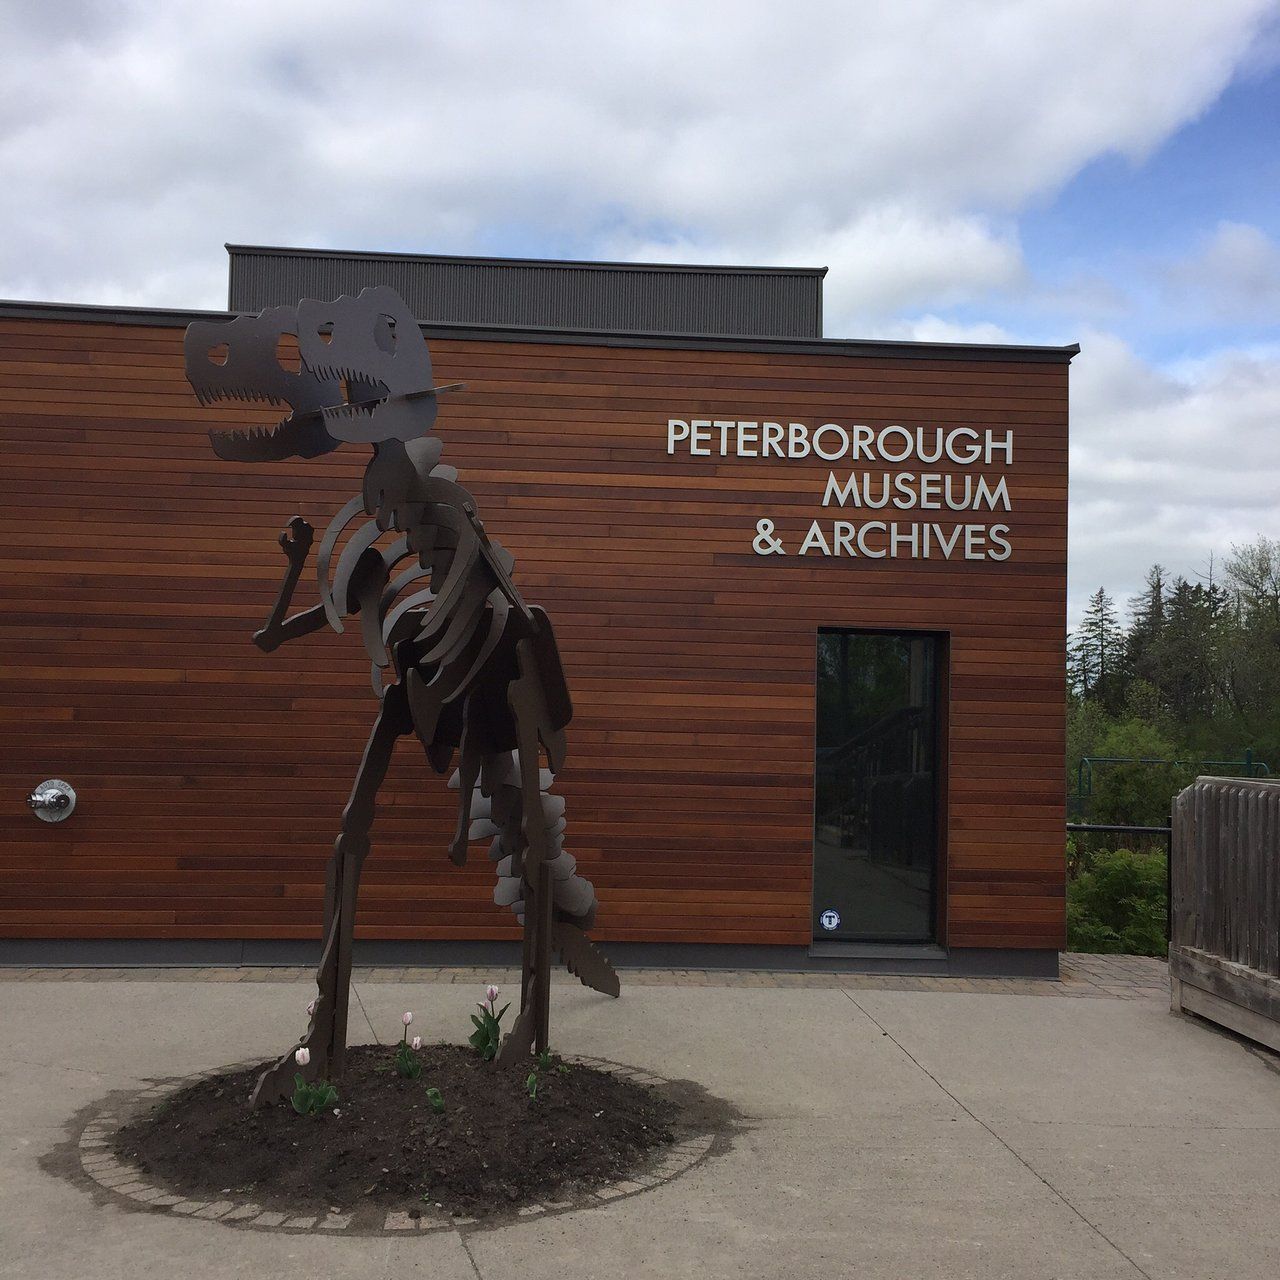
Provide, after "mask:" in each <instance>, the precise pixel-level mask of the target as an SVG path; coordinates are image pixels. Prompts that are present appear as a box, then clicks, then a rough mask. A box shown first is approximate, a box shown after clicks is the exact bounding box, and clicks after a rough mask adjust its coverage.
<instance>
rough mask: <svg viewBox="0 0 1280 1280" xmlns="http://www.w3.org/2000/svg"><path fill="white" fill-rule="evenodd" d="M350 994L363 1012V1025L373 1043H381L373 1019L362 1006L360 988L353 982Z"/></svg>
mask: <svg viewBox="0 0 1280 1280" xmlns="http://www.w3.org/2000/svg"><path fill="white" fill-rule="evenodd" d="M351 994H352V995H353V996H355V998H356V1004H358V1005H359V1006H360V1012H361V1013H362V1014H364V1023H365V1026H367V1027H368V1028H369V1034H370V1035H371V1036H373V1043H374V1044H376V1045H381V1044H382V1041H381V1039H380V1038H379V1036H378V1032H377V1029H376V1028H375V1027H374V1025H373V1019H372V1018H371V1017H369V1010H368V1009H366V1008H365V1007H364V1001H363V1000H362V999H361V998H360V988H359V987H358V986H356V984H355V983H354V982H353V983H352V984H351Z"/></svg>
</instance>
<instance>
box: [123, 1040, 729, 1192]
mask: <svg viewBox="0 0 1280 1280" xmlns="http://www.w3.org/2000/svg"><path fill="white" fill-rule="evenodd" d="M418 1057H419V1058H420V1060H421V1062H422V1066H423V1070H422V1075H421V1076H420V1077H419V1078H418V1079H416V1080H411V1079H405V1078H404V1077H402V1076H400V1075H398V1074H397V1073H396V1071H395V1068H394V1066H393V1062H392V1058H393V1050H392V1049H391V1048H387V1047H384V1046H375V1045H361V1046H359V1047H354V1048H352V1049H351V1050H350V1051H349V1053H348V1057H347V1071H346V1075H345V1076H344V1077H343V1079H342V1080H341V1081H340V1082H338V1095H339V1096H338V1100H337V1102H336V1103H334V1104H333V1107H332V1108H330V1109H329V1110H327V1111H324V1112H321V1113H319V1114H316V1115H309V1116H300V1115H298V1114H296V1113H295V1112H294V1110H293V1108H292V1107H291V1106H290V1105H289V1103H288V1102H282V1103H277V1104H274V1105H270V1106H264V1107H260V1108H259V1109H258V1110H257V1111H255V1112H250V1110H249V1108H248V1102H247V1099H248V1097H249V1095H250V1093H251V1092H252V1089H253V1084H254V1080H255V1078H256V1076H257V1074H258V1071H259V1070H260V1068H256V1067H255V1068H252V1069H250V1070H241V1071H233V1072H228V1073H226V1074H225V1075H221V1076H216V1077H206V1078H205V1079H203V1080H201V1081H199V1082H198V1083H196V1084H193V1085H191V1086H189V1087H188V1088H185V1089H183V1090H181V1091H180V1092H178V1093H176V1094H173V1095H170V1096H169V1097H167V1098H165V1099H164V1100H163V1101H162V1102H161V1103H159V1104H158V1105H157V1106H156V1108H155V1109H154V1110H153V1111H151V1112H149V1113H147V1114H145V1115H142V1116H139V1117H136V1118H134V1119H133V1120H131V1121H130V1122H128V1123H127V1124H125V1125H123V1126H122V1127H121V1128H120V1129H119V1131H118V1132H117V1133H116V1136H115V1138H114V1141H113V1146H114V1148H115V1152H116V1154H117V1155H118V1156H120V1157H121V1158H122V1159H125V1160H128V1161H130V1162H132V1163H133V1164H136V1165H138V1166H139V1167H141V1168H142V1169H144V1170H145V1171H146V1172H147V1174H148V1175H149V1176H150V1177H151V1178H152V1180H153V1181H155V1182H156V1183H158V1184H162V1185H163V1186H165V1187H167V1188H170V1189H171V1190H172V1191H174V1192H176V1193H179V1194H183V1195H187V1196H190V1197H191V1198H193V1199H205V1200H216V1199H219V1198H222V1199H225V1198H227V1197H234V1198H244V1199H248V1200H252V1201H253V1202H254V1203H256V1204H260V1205H262V1206H263V1207H264V1208H268V1209H288V1210H292V1211H294V1212H312V1211H317V1212H323V1211H325V1210H327V1209H329V1208H334V1209H338V1210H340V1211H343V1212H349V1211H352V1210H357V1211H358V1210H359V1209H360V1208H362V1207H363V1206H380V1207H384V1208H385V1207H392V1206H395V1207H399V1208H402V1209H409V1210H410V1211H412V1209H413V1208H414V1206H417V1207H419V1208H421V1207H423V1206H424V1205H428V1204H429V1205H440V1206H441V1207H442V1208H443V1209H444V1210H446V1211H448V1212H452V1213H455V1214H465V1215H468V1216H476V1217H481V1216H488V1215H490V1214H493V1213H503V1212H509V1211H512V1210H514V1209H517V1208H519V1207H520V1206H521V1205H523V1204H532V1203H537V1202H544V1201H546V1200H550V1199H567V1198H571V1197H572V1196H573V1195H574V1194H575V1193H578V1192H581V1191H585V1190H588V1189H589V1188H591V1187H593V1186H599V1185H600V1184H602V1183H607V1182H613V1181H617V1180H618V1179H621V1178H624V1177H626V1176H627V1175H628V1174H630V1173H634V1172H635V1171H637V1170H638V1169H639V1168H641V1167H643V1165H644V1164H645V1163H646V1162H647V1159H648V1157H649V1155H650V1153H651V1152H652V1151H653V1150H654V1148H658V1147H663V1146H665V1145H666V1144H668V1143H670V1142H672V1141H673V1140H675V1139H676V1138H677V1137H678V1136H680V1134H681V1132H682V1131H683V1129H684V1128H685V1125H686V1119H685V1117H684V1116H683V1114H682V1106H681V1104H680V1102H679V1101H677V1099H676V1097H675V1096H672V1095H670V1094H668V1093H667V1092H664V1091H663V1090H660V1089H657V1088H653V1087H650V1086H647V1085H642V1084H638V1083H636V1082H635V1081H633V1080H628V1079H625V1078H623V1077H621V1076H615V1075H611V1074H610V1073H609V1072H607V1071H603V1070H598V1069H596V1068H592V1067H587V1066H580V1065H577V1064H573V1063H569V1064H565V1063H561V1062H560V1060H559V1059H558V1058H554V1057H553V1059H552V1066H551V1067H550V1069H547V1070H542V1071H539V1073H538V1077H539V1079H538V1096H537V1098H536V1100H535V1099H531V1098H530V1097H529V1093H528V1089H527V1087H526V1080H527V1077H528V1075H529V1071H530V1069H531V1068H532V1065H533V1064H532V1063H530V1064H529V1065H528V1066H523V1067H520V1068H510V1069H507V1070H503V1069H500V1068H499V1067H497V1066H496V1065H495V1064H494V1063H492V1062H483V1061H482V1060H481V1059H480V1057H479V1055H478V1054H476V1053H475V1052H474V1051H473V1050H471V1049H469V1048H465V1047H463V1046H460V1045H449V1044H437V1045H428V1046H425V1047H424V1048H423V1049H422V1051H421V1053H420V1054H419V1055H418ZM264 1065H266V1064H264ZM562 1068H563V1069H562ZM429 1087H435V1088H437V1089H439V1090H440V1092H441V1094H442V1095H443V1098H444V1108H445V1109H444V1112H443V1114H436V1113H435V1112H434V1111H433V1110H432V1107H431V1104H430V1102H429V1101H428V1098H427V1089H428V1088H429ZM698 1127H705V1126H698Z"/></svg>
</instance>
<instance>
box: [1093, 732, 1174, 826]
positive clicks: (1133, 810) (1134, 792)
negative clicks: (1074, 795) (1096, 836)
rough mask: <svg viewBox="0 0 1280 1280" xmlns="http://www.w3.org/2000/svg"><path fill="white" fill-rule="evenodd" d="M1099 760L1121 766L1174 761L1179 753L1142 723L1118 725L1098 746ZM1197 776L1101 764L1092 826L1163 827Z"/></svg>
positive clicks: (1165, 767) (1162, 767) (1165, 768)
mask: <svg viewBox="0 0 1280 1280" xmlns="http://www.w3.org/2000/svg"><path fill="white" fill-rule="evenodd" d="M1097 754H1098V755H1099V756H1104V757H1106V756H1110V757H1113V758H1119V759H1121V760H1132V761H1143V760H1148V761H1151V760H1155V761H1161V760H1172V759H1173V758H1174V757H1175V756H1176V755H1177V748H1176V747H1175V746H1174V744H1173V743H1172V742H1170V741H1169V740H1168V739H1167V738H1165V737H1163V736H1162V735H1161V734H1160V732H1159V730H1157V729H1155V728H1154V727H1153V726H1151V725H1149V724H1147V723H1145V722H1144V721H1142V720H1136V719H1134V720H1121V721H1118V722H1115V723H1113V724H1112V725H1111V726H1110V727H1109V728H1108V729H1107V730H1106V732H1105V733H1103V735H1102V736H1101V738H1099V740H1098V750H1097ZM1193 777H1194V772H1193V771H1190V770H1188V769H1186V768H1183V767H1179V766H1177V765H1171V764H1142V763H1132V764H1129V763H1125V764H1098V765H1095V766H1094V769H1093V799H1092V809H1091V813H1090V821H1091V822H1115V823H1121V822H1123V823H1132V824H1134V825H1136V826H1147V827H1156V826H1164V825H1165V824H1166V823H1167V822H1168V819H1169V807H1170V805H1171V803H1172V801H1173V797H1174V796H1175V795H1176V794H1177V793H1178V791H1180V790H1181V789H1182V788H1183V787H1184V786H1186V785H1187V783H1188V782H1190V781H1191V780H1192V779H1193Z"/></svg>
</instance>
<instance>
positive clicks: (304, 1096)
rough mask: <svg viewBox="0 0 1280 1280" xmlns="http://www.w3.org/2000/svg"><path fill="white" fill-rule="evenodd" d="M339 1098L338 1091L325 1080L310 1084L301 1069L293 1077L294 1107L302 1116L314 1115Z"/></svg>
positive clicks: (292, 1099) (292, 1100)
mask: <svg viewBox="0 0 1280 1280" xmlns="http://www.w3.org/2000/svg"><path fill="white" fill-rule="evenodd" d="M337 1100H338V1091H337V1089H335V1088H334V1087H333V1085H331V1084H329V1083H328V1082H327V1081H325V1080H317V1081H316V1082H315V1083H314V1084H308V1083H307V1082H306V1081H305V1080H304V1079H303V1078H302V1072H301V1071H299V1072H298V1074H297V1075H295V1076H294V1077H293V1097H292V1098H291V1099H290V1101H291V1102H292V1103H293V1109H294V1110H295V1111H296V1112H297V1113H298V1114H299V1115H300V1116H313V1115H315V1114H316V1113H317V1112H318V1111H323V1110H325V1108H326V1107H331V1106H333V1104H334V1103H335V1102H337Z"/></svg>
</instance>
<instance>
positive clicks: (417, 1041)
mask: <svg viewBox="0 0 1280 1280" xmlns="http://www.w3.org/2000/svg"><path fill="white" fill-rule="evenodd" d="M412 1045H413V1049H414V1052H415V1053H416V1052H417V1051H418V1050H419V1049H421V1048H422V1037H421V1036H414V1037H413V1041H412Z"/></svg>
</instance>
